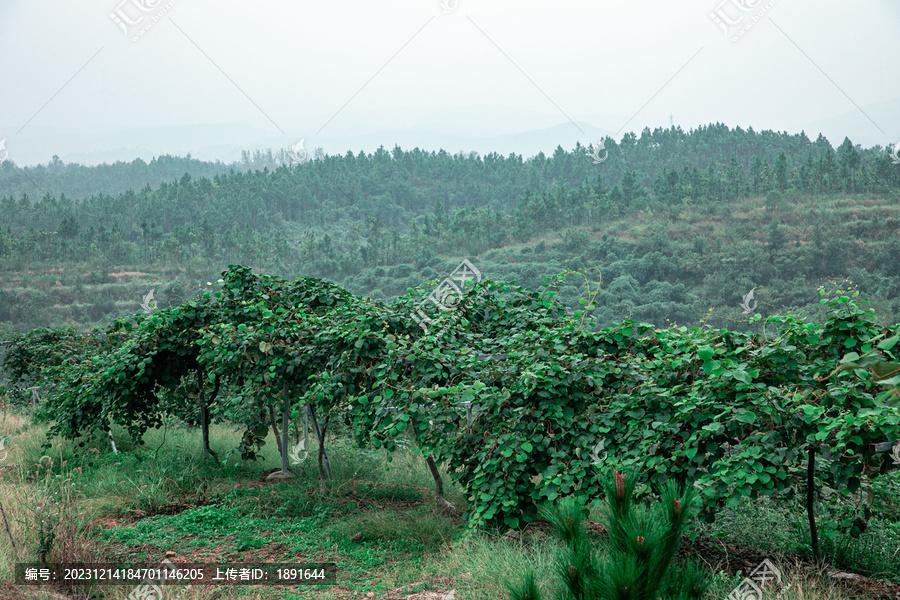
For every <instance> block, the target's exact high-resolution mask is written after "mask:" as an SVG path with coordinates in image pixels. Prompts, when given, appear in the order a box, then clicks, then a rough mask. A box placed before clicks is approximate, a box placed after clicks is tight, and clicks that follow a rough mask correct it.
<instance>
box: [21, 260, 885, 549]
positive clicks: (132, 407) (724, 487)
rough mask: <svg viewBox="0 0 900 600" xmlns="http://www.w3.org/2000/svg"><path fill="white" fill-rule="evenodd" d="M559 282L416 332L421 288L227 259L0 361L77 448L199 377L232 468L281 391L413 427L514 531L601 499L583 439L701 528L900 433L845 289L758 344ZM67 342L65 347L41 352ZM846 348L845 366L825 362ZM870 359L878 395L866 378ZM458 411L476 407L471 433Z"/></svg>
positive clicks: (339, 414) (133, 428)
mask: <svg viewBox="0 0 900 600" xmlns="http://www.w3.org/2000/svg"><path fill="white" fill-rule="evenodd" d="M564 283H565V274H562V275H559V276H556V277H554V278H548V282H547V285H546V286H544V287H542V288H540V289H538V290H534V291H533V290H523V289H522V288H520V287H513V286H509V285H504V284H498V283H495V282H491V281H482V282H481V283H480V284H478V285H477V286H476V287H475V288H474V289H472V290H471V291H469V292H468V293H466V294H465V295H464V296H463V297H462V298H460V299H459V301H458V303H457V304H456V308H455V310H452V311H436V310H435V311H434V312H433V313H432V314H431V315H430V317H431V318H432V319H433V322H432V323H431V325H430V326H429V327H428V328H427V331H425V332H423V330H422V329H421V328H420V327H419V326H418V325H417V324H416V323H415V322H414V321H413V319H412V315H413V314H414V309H415V308H416V306H417V304H418V303H419V302H420V301H421V300H422V298H423V296H424V295H425V292H426V290H423V289H419V290H415V291H413V292H412V293H410V294H409V295H407V296H404V297H402V298H400V299H398V300H396V301H395V302H392V303H391V304H384V303H381V302H375V301H371V300H368V299H366V298H360V297H355V296H353V295H352V294H349V293H347V292H346V291H344V290H342V289H341V288H338V287H337V286H334V285H332V284H329V283H327V282H323V281H321V280H316V279H312V278H301V279H297V280H295V281H293V282H288V281H284V280H281V279H279V278H277V277H269V276H258V275H254V274H252V273H251V272H250V270H249V269H247V268H246V267H233V268H232V269H231V270H230V271H228V272H226V273H225V274H224V277H223V288H222V289H221V290H219V291H216V292H214V293H208V294H206V295H204V296H203V297H202V298H199V299H196V300H192V301H190V302H187V303H185V304H183V305H181V306H177V307H172V308H167V309H162V310H157V311H155V312H154V313H153V314H152V315H150V316H139V317H137V318H136V319H123V320H120V321H118V322H117V323H116V324H114V325H113V326H112V327H111V328H110V330H109V332H108V336H107V338H106V340H107V341H106V342H103V343H102V344H100V345H99V346H97V347H96V348H95V347H91V346H90V340H89V338H81V337H79V336H72V335H71V333H69V334H66V333H65V332H61V333H58V334H54V333H47V332H44V333H40V334H34V336H32V337H33V338H34V339H31V340H30V341H29V338H27V337H26V338H23V339H20V340H19V341H18V342H17V343H15V344H13V345H12V348H11V349H10V352H9V355H8V357H7V359H8V360H9V361H11V362H9V363H8V364H9V365H12V366H14V368H15V369H17V373H18V374H19V376H20V377H22V376H25V377H26V378H28V379H29V380H30V381H32V382H34V383H37V384H43V383H50V382H53V383H56V384H57V388H54V391H53V392H52V393H50V394H49V395H48V397H47V400H46V403H45V407H44V410H45V414H46V416H47V417H49V418H51V419H54V420H55V423H54V424H53V426H52V428H51V435H59V436H64V437H66V438H70V439H77V438H79V437H81V436H84V435H88V434H89V433H91V432H95V431H99V432H105V430H106V428H107V427H108V424H109V423H110V422H114V423H117V424H120V425H122V426H123V427H126V428H127V429H128V430H129V432H130V433H131V434H132V435H133V436H135V437H136V438H137V439H140V435H141V434H142V433H143V432H144V431H145V430H146V429H147V428H148V427H155V426H157V425H158V424H159V423H160V422H161V419H162V415H163V414H164V413H166V412H168V413H170V414H176V415H179V416H182V417H183V418H184V419H185V420H195V419H196V416H195V415H196V406H197V400H198V397H199V391H200V390H199V389H198V387H197V385H196V374H197V373H200V374H201V376H200V381H202V382H203V385H202V389H204V390H205V396H204V397H206V398H208V399H210V412H211V414H212V415H213V417H214V418H216V417H218V418H224V419H228V420H230V421H232V422H235V423H240V424H242V425H243V426H245V427H246V434H245V437H244V444H243V447H242V453H243V454H244V456H245V458H253V455H254V450H253V448H254V446H258V445H259V443H260V442H261V437H262V436H263V435H265V434H266V432H267V429H266V427H267V414H266V413H267V409H268V407H269V406H270V405H273V406H280V402H281V401H282V400H281V396H280V395H279V394H280V393H281V390H282V389H283V387H284V386H285V385H288V386H289V389H290V390H291V394H289V402H290V410H291V411H292V414H293V418H296V417H297V416H298V414H299V410H300V408H301V407H302V406H303V405H305V404H310V405H311V406H313V407H314V408H315V410H316V413H317V414H318V415H320V422H321V423H322V424H323V427H324V428H326V429H327V424H328V421H329V419H332V418H333V419H334V420H343V421H344V422H346V423H348V424H349V425H350V426H351V427H352V430H353V432H354V435H355V437H356V440H357V442H358V443H359V444H360V445H361V446H366V445H370V444H371V445H373V446H375V447H381V446H384V447H386V448H387V449H388V450H393V449H395V448H396V447H397V439H398V437H399V436H404V437H409V438H410V439H411V440H412V441H413V442H414V443H415V446H416V447H418V448H419V449H421V451H422V452H423V453H426V454H428V455H432V456H434V457H435V460H436V462H437V463H438V464H440V463H444V464H446V465H447V466H448V467H449V475H450V476H451V477H452V478H454V479H455V480H456V481H457V482H459V484H460V485H461V487H462V488H463V489H464V490H465V493H466V496H467V498H468V507H467V508H468V517H469V524H470V526H473V527H477V526H481V525H493V526H506V527H513V528H517V527H522V526H524V525H525V524H527V523H528V522H530V521H531V520H533V519H534V517H535V516H536V513H537V506H538V504H541V503H544V502H548V501H549V502H553V501H555V500H556V499H557V498H560V497H564V496H568V495H572V494H574V495H575V496H576V497H577V498H578V499H579V500H580V501H585V502H587V501H591V500H594V499H597V498H600V497H602V495H603V490H604V487H605V485H604V484H605V481H606V478H608V477H609V472H608V469H607V468H606V467H601V468H599V469H598V468H595V466H596V465H595V464H594V462H595V460H596V459H594V458H591V456H590V455H591V454H592V449H594V448H596V447H597V445H598V443H602V444H603V446H604V448H605V449H606V450H607V451H608V452H609V454H610V455H615V456H617V457H618V459H619V461H620V464H621V465H622V468H627V469H631V470H633V471H638V470H640V471H641V472H642V473H644V475H643V478H645V479H646V480H647V481H643V482H641V486H642V487H643V486H644V485H645V484H646V483H648V482H649V483H652V484H655V485H662V484H664V483H666V482H667V481H669V480H670V479H671V480H675V481H678V482H685V481H694V482H696V486H697V488H698V490H699V495H700V503H701V505H702V509H703V512H704V515H705V516H706V517H707V518H709V519H712V518H713V517H714V515H715V511H716V510H717V509H718V508H719V507H721V506H722V505H723V504H727V505H728V506H733V505H734V504H735V503H736V502H737V501H738V499H739V498H740V497H742V496H749V497H756V496H758V495H772V496H775V497H777V498H779V499H784V500H787V501H790V500H792V499H794V497H795V496H796V494H797V493H798V492H800V491H802V490H804V489H805V486H806V464H805V457H806V456H807V455H808V454H809V452H810V451H812V450H816V451H817V452H818V453H819V460H817V461H816V469H815V470H814V485H827V486H828V487H830V488H832V489H836V490H842V489H847V490H850V491H854V490H856V489H858V487H859V485H860V483H861V481H862V479H863V478H870V479H871V478H874V477H877V476H878V475H879V474H880V473H884V472H885V471H886V469H887V468H889V459H888V457H887V456H886V455H884V454H882V455H878V454H875V455H873V454H872V452H871V451H870V444H872V443H878V442H883V441H886V440H892V439H896V438H897V437H898V436H900V415H898V414H897V411H896V410H895V409H894V408H893V407H891V406H890V405H889V404H887V403H886V401H887V402H892V401H895V400H894V397H893V395H892V393H890V390H895V389H896V387H895V385H896V384H895V383H894V382H895V381H896V379H895V377H896V370H895V369H894V363H896V356H895V354H894V345H893V343H895V342H896V337H897V328H896V327H894V328H886V327H882V326H880V325H878V324H877V323H876V322H875V321H874V320H873V319H872V316H871V311H863V310H861V309H860V307H859V304H858V303H856V302H854V301H853V300H852V299H851V298H852V297H853V296H851V295H850V294H844V292H843V291H840V290H839V291H838V294H839V295H836V296H835V297H828V296H827V295H826V293H825V291H824V289H822V290H820V294H821V295H822V296H823V298H822V303H823V305H827V309H828V319H827V320H826V322H825V323H824V324H822V325H815V324H813V323H807V322H805V321H803V320H802V319H800V318H798V317H795V316H785V317H770V318H768V319H767V323H768V324H769V326H770V327H775V328H777V330H776V331H775V332H774V335H773V336H769V337H764V336H761V335H754V334H752V332H743V333H742V332H733V331H728V330H724V329H722V330H711V329H692V330H688V329H687V328H685V327H672V328H669V329H657V328H654V327H653V326H651V325H648V324H643V323H635V322H633V321H626V322H625V323H622V324H616V325H614V326H613V327H609V328H604V329H601V330H599V331H589V330H587V329H586V328H585V327H584V325H583V319H584V318H585V316H586V315H587V314H588V312H589V311H590V309H591V308H592V305H593V304H592V303H588V304H586V305H584V309H580V310H578V311H574V312H569V311H568V309H567V308H566V307H565V305H564V304H562V303H561V302H560V300H559V290H560V289H561V288H562V287H563V284H564ZM855 294H856V292H854V295H855ZM753 319H754V320H757V321H758V320H760V318H759V317H753ZM45 336H50V337H47V338H46V339H45ZM66 336H69V337H73V339H74V341H73V342H69V344H70V346H69V348H71V350H70V351H63V352H60V351H59V350H53V346H56V345H59V344H57V338H58V339H59V340H64V339H65V338H66ZM73 344H74V345H73ZM876 344H877V345H876ZM45 347H46V348H48V350H49V351H47V352H44V351H43V350H42V349H43V348H45ZM877 353H880V354H877ZM842 357H844V358H845V363H843V364H845V365H848V366H847V367H845V368H844V369H838V370H835V367H836V366H837V365H839V362H840V361H841V360H842ZM856 360H859V361H861V362H859V363H857V364H858V366H852V363H854V361H856ZM879 361H881V362H879ZM878 365H881V366H878ZM867 368H871V369H873V371H874V372H875V373H876V375H878V376H879V378H880V379H881V381H880V383H882V384H886V385H888V386H891V387H890V388H889V392H885V393H882V391H883V387H881V386H880V385H879V382H871V381H868V380H867V378H866V377H860V375H863V376H867V375H868V373H867V372H866V371H865V370H864V369H867ZM829 373H831V375H829ZM219 385H221V390H220V393H219V394H218V395H217V396H216V397H215V399H214V400H212V396H213V392H212V390H211V388H218V387H219ZM163 389H168V391H167V392H165V393H160V392H162V391H163ZM878 394H881V395H878ZM876 396H877V397H876ZM162 400H164V401H162ZM462 402H471V403H472V405H473V406H474V405H477V406H478V408H477V414H476V416H475V418H474V419H473V421H472V422H471V423H469V422H468V421H467V419H466V411H465V410H464V408H463V407H462V406H460V403H462ZM391 407H394V408H393V409H392V408H391ZM826 448H827V450H828V451H827V452H826V451H825V450H826ZM851 525H852V523H848V527H846V528H845V527H844V524H843V520H839V521H837V522H836V524H835V527H834V528H831V527H830V526H827V524H823V530H825V531H828V530H831V531H835V532H837V533H840V532H842V531H844V530H845V529H849V528H850V526H851ZM645 537H646V536H645Z"/></svg>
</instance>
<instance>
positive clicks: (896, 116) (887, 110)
mask: <svg viewBox="0 0 900 600" xmlns="http://www.w3.org/2000/svg"><path fill="white" fill-rule="evenodd" d="M847 104H848V105H849V106H850V109H849V110H848V111H847V112H845V113H843V114H840V115H835V116H833V117H831V118H828V119H824V120H820V121H813V122H811V123H808V124H806V125H804V126H803V130H804V131H806V135H807V136H808V137H809V138H810V139H813V140H814V139H816V136H817V135H818V134H819V132H821V133H822V134H823V135H824V136H825V137H826V138H828V141H829V142H831V145H832V146H839V145H840V144H841V142H843V141H844V138H845V137H849V138H850V141H851V142H853V143H854V144H861V145H862V146H863V147H864V148H867V147H871V146H875V145H876V144H877V145H879V146H885V147H887V146H890V145H891V144H894V143H895V142H897V141H898V140H900V97H897V98H893V99H891V100H887V101H885V102H877V103H875V104H867V105H865V106H861V107H860V108H861V109H862V110H859V109H857V108H854V107H853V106H852V105H850V103H849V101H848V103H847ZM864 113H865V114H864ZM866 115H868V117H867V116H866ZM869 119H871V120H869ZM873 121H874V123H873ZM879 128H880V129H881V130H883V131H884V133H882V132H881V131H879ZM848 131H852V132H859V133H856V134H851V135H849V136H848V134H847V132H848Z"/></svg>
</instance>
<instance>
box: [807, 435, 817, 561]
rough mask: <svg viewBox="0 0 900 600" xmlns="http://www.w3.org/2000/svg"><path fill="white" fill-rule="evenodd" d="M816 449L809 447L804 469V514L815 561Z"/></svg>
mask: <svg viewBox="0 0 900 600" xmlns="http://www.w3.org/2000/svg"><path fill="white" fill-rule="evenodd" d="M815 474H816V449H815V448H810V449H809V465H808V467H807V471H806V515H807V517H808V518H809V538H810V543H811V544H812V551H813V557H815V559H816V562H818V561H819V560H820V557H819V533H818V531H816V515H815V512H814V511H813V503H814V501H815V498H816V492H815V489H816V488H815V485H816V477H815Z"/></svg>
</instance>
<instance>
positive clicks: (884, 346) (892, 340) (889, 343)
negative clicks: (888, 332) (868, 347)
mask: <svg viewBox="0 0 900 600" xmlns="http://www.w3.org/2000/svg"><path fill="white" fill-rule="evenodd" d="M897 342H900V335H895V336H894V337H889V338H888V339H886V340H882V341H881V342H880V343H879V344H878V349H879V350H890V349H891V348H893V347H894V346H896V345H897Z"/></svg>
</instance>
